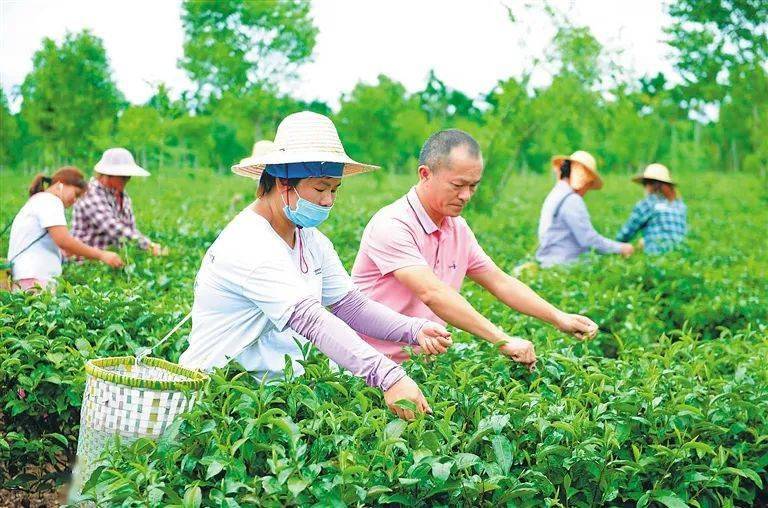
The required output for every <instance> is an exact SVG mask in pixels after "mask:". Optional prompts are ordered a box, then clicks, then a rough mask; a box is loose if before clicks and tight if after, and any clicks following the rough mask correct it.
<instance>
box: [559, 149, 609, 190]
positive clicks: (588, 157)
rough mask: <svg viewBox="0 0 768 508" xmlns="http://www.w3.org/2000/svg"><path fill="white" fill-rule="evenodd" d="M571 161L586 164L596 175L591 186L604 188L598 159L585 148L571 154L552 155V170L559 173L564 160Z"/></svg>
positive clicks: (593, 174) (597, 188)
mask: <svg viewBox="0 0 768 508" xmlns="http://www.w3.org/2000/svg"><path fill="white" fill-rule="evenodd" d="M567 160H568V161H571V162H578V163H579V164H581V165H582V166H584V167H585V168H586V169H587V171H589V172H590V173H592V176H594V178H595V179H594V181H593V182H592V185H591V186H590V188H592V189H595V190H600V189H602V188H603V179H602V178H600V173H598V172H597V161H596V160H595V158H594V157H593V156H592V154H591V153H589V152H585V151H584V150H577V151H575V152H573V153H572V154H571V155H570V156H568V155H555V156H554V157H552V170H553V171H555V172H556V173H558V174H559V172H560V166H561V165H562V164H563V161H567Z"/></svg>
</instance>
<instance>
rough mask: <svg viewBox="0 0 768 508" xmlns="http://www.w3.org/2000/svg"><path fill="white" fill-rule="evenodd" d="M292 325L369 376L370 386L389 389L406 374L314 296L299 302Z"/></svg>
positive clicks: (361, 374) (349, 367)
mask: <svg viewBox="0 0 768 508" xmlns="http://www.w3.org/2000/svg"><path fill="white" fill-rule="evenodd" d="M288 326H289V327H291V329H293V330H295V331H296V332H298V333H300V334H301V335H303V336H304V337H306V338H307V340H309V341H310V342H311V343H312V344H314V345H315V346H317V348H318V349H319V350H320V351H322V352H323V353H325V355H327V356H328V357H329V358H330V359H331V360H333V361H334V362H336V363H338V364H339V365H340V366H342V367H343V368H345V369H347V370H348V371H350V372H351V373H352V374H354V375H355V376H359V377H362V378H363V379H365V382H366V384H367V385H368V386H374V387H378V388H381V389H382V390H385V391H386V390H388V389H389V388H390V387H391V386H392V385H394V384H395V383H396V382H397V381H399V380H400V379H401V378H403V377H405V371H404V370H403V368H402V367H400V366H399V365H398V364H397V363H395V362H393V361H392V360H390V359H389V358H387V357H386V356H384V355H382V354H381V353H379V352H378V351H376V350H375V349H374V348H373V347H371V346H370V345H368V344H367V343H366V342H365V341H363V340H362V339H361V338H360V337H359V336H358V335H357V334H356V333H355V332H354V330H352V329H351V328H350V327H349V326H347V325H346V324H345V323H344V321H342V320H341V319H339V318H337V317H336V316H334V315H333V314H331V313H330V312H328V311H327V310H326V309H325V308H324V307H323V306H322V305H321V304H320V302H318V301H317V300H315V299H313V298H305V299H303V300H301V301H299V302H298V303H297V304H296V306H295V307H294V310H293V314H291V318H290V319H289V320H288Z"/></svg>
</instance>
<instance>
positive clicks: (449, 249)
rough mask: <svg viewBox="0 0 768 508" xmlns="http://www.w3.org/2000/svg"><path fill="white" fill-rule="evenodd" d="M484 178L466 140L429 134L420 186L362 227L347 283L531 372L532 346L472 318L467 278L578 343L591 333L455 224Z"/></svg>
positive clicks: (383, 346) (476, 151) (394, 353)
mask: <svg viewBox="0 0 768 508" xmlns="http://www.w3.org/2000/svg"><path fill="white" fill-rule="evenodd" d="M482 176H483V157H482V154H481V153H480V147H479V145H478V143H477V141H475V139H474V138H473V137H472V136H470V135H469V134H467V133H466V132H463V131H460V130H455V129H451V130H445V131H441V132H438V133H436V134H433V135H432V136H431V137H430V138H429V139H428V140H427V141H426V143H424V147H423V148H422V150H421V154H420V156H419V183H418V184H416V186H415V187H413V188H412V189H411V190H410V191H409V192H408V194H406V195H405V196H403V197H402V198H400V199H398V200H397V201H395V202H394V203H392V204H390V205H388V206H386V207H384V208H382V209H381V210H379V211H378V212H377V213H376V215H374V216H373V218H372V219H371V221H370V222H369V223H368V225H367V226H366V228H365V231H364V232H363V237H362V240H361V243H360V250H359V252H358V253H357V258H356V259H355V264H354V266H353V268H352V278H353V280H354V282H355V284H356V285H357V286H358V287H359V288H360V290H361V291H362V292H363V293H365V294H366V295H368V297H370V298H371V299H373V300H375V301H378V302H380V303H383V304H384V305H386V306H388V307H390V308H391V309H393V310H395V311H397V312H400V313H401V314H405V315H408V316H413V317H421V318H425V319H430V320H433V321H437V322H440V323H446V322H447V323H449V324H451V325H453V326H455V327H456V328H460V329H462V330H464V331H466V332H468V333H470V334H472V335H474V336H476V337H480V338H482V339H485V340H487V341H488V342H490V343H492V344H496V345H498V347H499V350H500V352H501V353H502V354H505V355H507V356H509V357H510V358H512V359H513V360H515V361H517V362H519V363H521V364H523V365H526V366H527V367H528V368H529V369H531V370H532V369H533V368H534V367H535V365H536V353H535V350H534V347H533V344H532V343H531V342H530V341H528V340H525V339H521V338H519V337H511V336H509V335H507V334H506V333H505V332H504V331H503V330H502V329H501V328H499V327H497V326H496V325H494V324H493V323H491V322H490V321H489V320H488V319H487V318H485V317H484V316H483V315H482V314H480V313H479V312H477V311H476V310H475V309H474V308H473V307H472V305H471V304H470V303H469V302H468V301H467V300H466V299H464V297H462V296H461V294H460V293H459V291H458V290H459V289H460V288H461V284H462V282H463V281H464V277H465V276H468V277H469V278H470V279H472V280H474V281H475V282H476V283H478V284H479V285H481V286H483V287H484V288H485V289H487V290H488V291H489V292H490V293H491V294H493V295H494V296H495V297H496V298H498V299H499V300H501V301H502V302H503V303H505V304H506V305H508V306H509V307H511V308H513V309H515V310H517V311H519V312H522V313H524V314H528V315H529V316H533V317H536V318H538V319H541V320H543V321H546V322H548V323H550V324H552V325H553V326H555V327H557V328H558V329H559V330H561V331H563V332H566V333H570V334H572V335H574V336H575V337H577V338H579V339H585V338H591V337H594V336H595V334H596V333H597V325H596V324H595V323H594V322H593V321H591V320H590V319H589V318H586V317H584V316H579V315H577V314H567V313H565V312H563V311H561V310H559V309H557V308H555V307H554V306H553V305H551V304H550V303H548V302H547V301H546V300H544V299H543V298H541V297H540V296H539V295H537V294H536V293H535V292H534V291H533V290H532V289H531V288H529V287H528V286H526V285H525V284H523V283H522V282H520V281H519V280H517V279H515V278H514V277H512V276H510V275H508V274H506V273H504V272H503V271H502V270H501V269H500V268H499V267H498V266H496V263H494V262H493V260H492V259H491V258H490V257H488V255H487V254H486V253H485V252H484V251H483V248H482V247H480V244H478V242H477V239H475V235H474V234H473V233H472V230H471V229H470V228H469V225H468V224H467V221H465V220H464V219H463V218H462V217H461V212H462V210H463V209H464V206H466V204H467V203H468V202H469V199H470V198H471V197H472V194H474V192H475V189H476V187H477V184H478V183H480V180H481V178H482ZM364 338H365V339H366V340H367V341H368V342H369V343H370V344H371V345H373V346H374V347H375V348H376V349H378V350H379V351H381V352H382V353H384V354H386V355H387V356H389V357H390V358H392V359H394V360H396V361H399V362H402V361H403V360H405V359H406V358H407V357H408V355H407V354H406V353H405V351H403V349H402V347H401V346H398V345H395V344H392V343H390V342H386V341H381V340H377V339H373V338H368V337H364Z"/></svg>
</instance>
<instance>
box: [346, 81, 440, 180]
mask: <svg viewBox="0 0 768 508" xmlns="http://www.w3.org/2000/svg"><path fill="white" fill-rule="evenodd" d="M335 121H336V126H337V128H338V129H339V133H340V135H341V139H342V140H343V142H344V146H345V148H346V149H347V152H348V153H349V154H350V156H351V157H353V158H358V159H363V160H366V161H370V162H371V163H373V164H378V165H381V166H383V167H384V168H385V169H388V170H390V171H395V172H406V171H409V170H411V169H415V163H416V161H417V160H418V155H419V150H420V148H421V145H422V143H424V141H425V140H426V138H427V137H428V136H429V135H430V134H431V133H432V132H434V131H435V130H437V125H435V124H432V123H430V122H429V119H428V118H427V114H426V113H425V112H424V111H423V110H422V109H421V108H420V106H419V101H418V98H417V97H413V96H409V95H408V94H407V93H406V90H405V87H404V86H403V85H402V84H401V83H398V82H397V81H393V80H392V79H390V78H388V77H387V76H384V75H379V77H378V80H377V83H376V84H375V85H367V84H363V83H358V84H357V85H356V86H355V88H354V89H353V90H352V91H351V92H350V93H349V94H347V95H345V96H344V97H342V99H341V107H340V109H339V112H338V113H337V114H336V116H335Z"/></svg>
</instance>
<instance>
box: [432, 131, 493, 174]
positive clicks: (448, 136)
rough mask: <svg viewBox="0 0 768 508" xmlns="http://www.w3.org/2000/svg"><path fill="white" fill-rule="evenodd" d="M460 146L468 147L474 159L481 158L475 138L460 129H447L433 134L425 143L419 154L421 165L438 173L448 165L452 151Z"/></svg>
mask: <svg viewBox="0 0 768 508" xmlns="http://www.w3.org/2000/svg"><path fill="white" fill-rule="evenodd" d="M458 146H463V147H466V149H467V151H468V152H469V154H470V155H471V156H472V157H476V158H479V157H481V154H480V145H479V144H478V142H477V140H475V138H473V137H472V136H471V135H469V134H468V133H466V132H464V131H462V130H459V129H447V130H444V131H440V132H436V133H434V134H432V135H431V136H430V137H429V139H427V141H425V142H424V146H423V147H421V153H419V165H420V166H428V167H429V168H430V169H431V170H432V171H436V170H438V169H440V168H441V167H443V166H445V165H446V164H448V162H449V161H448V157H449V156H450V155H451V150H453V149H454V148H456V147H458Z"/></svg>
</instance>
